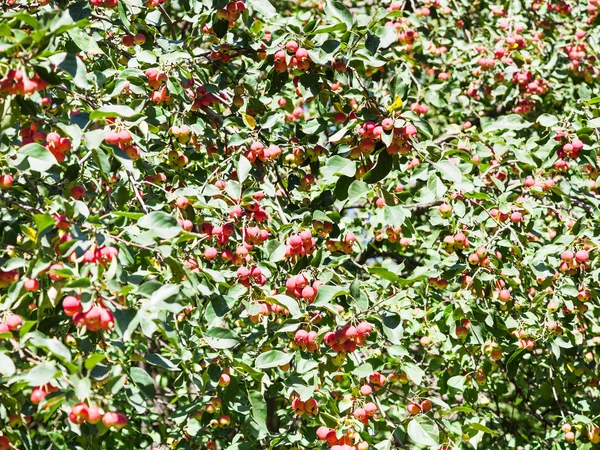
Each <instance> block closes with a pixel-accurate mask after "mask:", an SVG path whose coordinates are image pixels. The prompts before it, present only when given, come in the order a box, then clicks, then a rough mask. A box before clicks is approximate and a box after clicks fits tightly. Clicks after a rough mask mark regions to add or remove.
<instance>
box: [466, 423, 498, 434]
mask: <svg viewBox="0 0 600 450" xmlns="http://www.w3.org/2000/svg"><path fill="white" fill-rule="evenodd" d="M469 426H470V427H471V428H473V429H474V430H477V431H482V432H484V433H487V434H491V435H492V436H496V435H497V434H498V433H497V432H496V431H494V430H492V429H491V428H488V427H486V426H485V425H482V424H480V423H477V422H471V423H470V424H469Z"/></svg>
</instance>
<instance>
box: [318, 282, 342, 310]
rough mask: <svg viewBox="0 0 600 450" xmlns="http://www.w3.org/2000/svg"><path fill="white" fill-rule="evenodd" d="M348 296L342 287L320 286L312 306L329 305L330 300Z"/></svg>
mask: <svg viewBox="0 0 600 450" xmlns="http://www.w3.org/2000/svg"><path fill="white" fill-rule="evenodd" d="M345 294H348V290H347V288H345V287H342V286H328V285H324V286H320V287H319V292H318V293H317V297H316V298H315V301H314V302H313V304H312V305H313V306H321V305H326V304H329V303H330V302H331V300H333V299H334V298H335V297H338V296H340V295H345Z"/></svg>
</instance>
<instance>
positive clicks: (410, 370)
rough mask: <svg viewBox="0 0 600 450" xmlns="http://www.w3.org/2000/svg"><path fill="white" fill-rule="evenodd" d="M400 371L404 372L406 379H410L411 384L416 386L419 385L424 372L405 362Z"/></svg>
mask: <svg viewBox="0 0 600 450" xmlns="http://www.w3.org/2000/svg"><path fill="white" fill-rule="evenodd" d="M402 370H404V371H405V372H406V375H408V378H410V379H411V381H412V382H413V383H415V384H416V385H417V386H420V385H421V383H422V382H423V377H424V376H425V372H424V371H423V370H422V369H421V368H420V367H419V366H417V365H416V364H414V363H411V362H406V363H404V364H403V365H402Z"/></svg>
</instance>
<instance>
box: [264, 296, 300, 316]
mask: <svg viewBox="0 0 600 450" xmlns="http://www.w3.org/2000/svg"><path fill="white" fill-rule="evenodd" d="M270 298H271V299H273V300H275V302H276V303H277V304H279V305H281V306H283V307H284V308H285V309H287V310H288V311H289V312H290V315H291V316H292V318H297V317H300V316H301V315H302V312H301V311H300V308H299V307H298V302H297V301H296V300H295V299H293V298H292V297H290V296H287V295H284V294H279V295H274V296H273V297H270Z"/></svg>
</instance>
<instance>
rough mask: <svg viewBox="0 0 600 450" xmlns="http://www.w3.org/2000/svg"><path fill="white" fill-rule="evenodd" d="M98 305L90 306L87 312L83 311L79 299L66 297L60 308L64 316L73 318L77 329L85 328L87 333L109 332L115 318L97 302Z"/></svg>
mask: <svg viewBox="0 0 600 450" xmlns="http://www.w3.org/2000/svg"><path fill="white" fill-rule="evenodd" d="M98 303H99V306H98V305H92V306H91V307H90V308H89V309H88V310H87V311H85V312H84V311H83V304H82V303H81V300H80V298H79V297H75V296H72V295H68V296H66V297H65V298H64V299H63V302H62V307H63V310H64V312H65V314H66V315H67V316H69V317H72V318H73V322H74V323H75V324H76V325H77V326H78V327H83V326H85V327H86V329H88V330H89V331H99V330H104V331H109V330H111V329H112V328H113V327H114V324H115V317H114V315H113V313H112V312H111V311H110V310H108V309H106V308H105V307H104V306H103V305H102V301H101V300H99V301H98Z"/></svg>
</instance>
